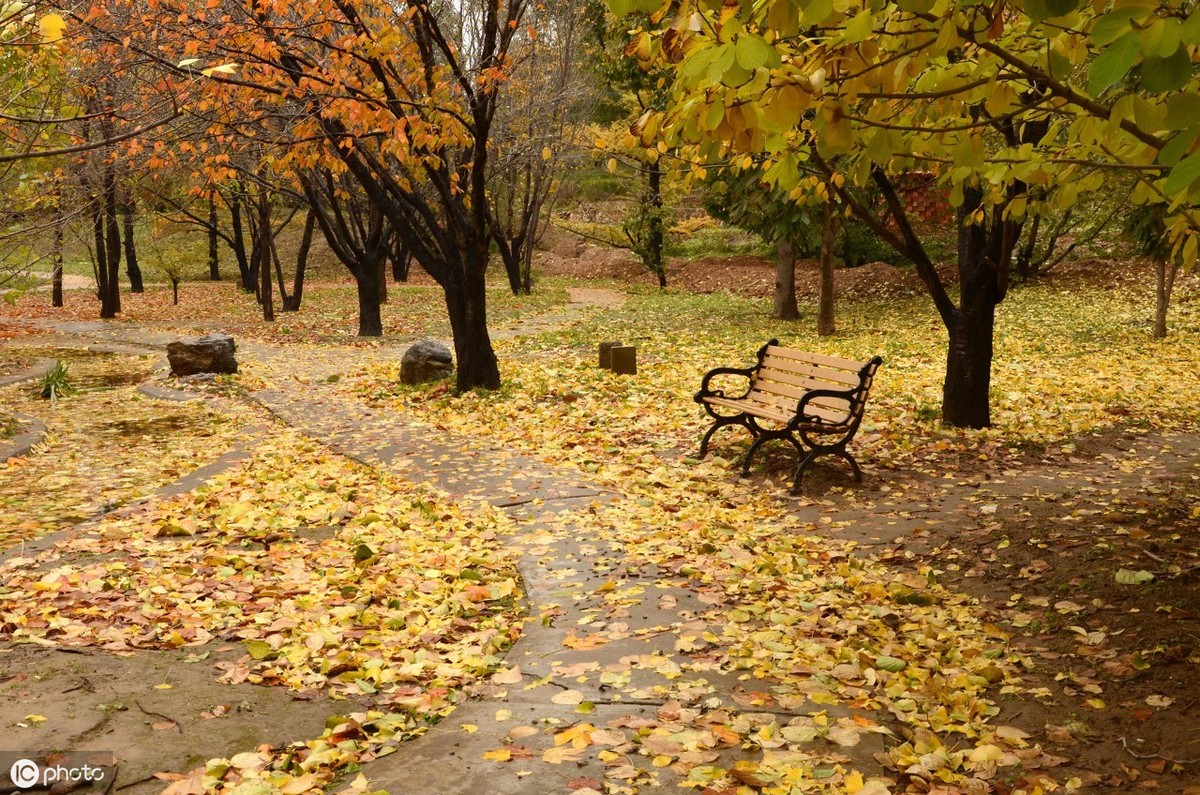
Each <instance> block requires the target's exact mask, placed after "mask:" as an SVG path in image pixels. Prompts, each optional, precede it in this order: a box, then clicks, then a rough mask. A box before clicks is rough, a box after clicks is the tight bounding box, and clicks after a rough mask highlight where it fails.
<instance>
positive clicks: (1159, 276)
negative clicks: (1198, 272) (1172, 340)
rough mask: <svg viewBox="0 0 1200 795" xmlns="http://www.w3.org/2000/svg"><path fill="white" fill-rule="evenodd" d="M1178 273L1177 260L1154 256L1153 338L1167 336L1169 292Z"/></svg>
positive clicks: (1173, 289)
mask: <svg viewBox="0 0 1200 795" xmlns="http://www.w3.org/2000/svg"><path fill="white" fill-rule="evenodd" d="M1178 275H1179V261H1178V260H1177V259H1175V258H1174V257H1169V258H1163V257H1155V258H1154V276H1155V279H1154V338H1155V339H1159V340H1161V339H1166V337H1167V312H1168V310H1170V308H1171V293H1172V292H1174V291H1175V279H1176V277H1177V276H1178Z"/></svg>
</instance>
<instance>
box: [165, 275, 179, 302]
mask: <svg viewBox="0 0 1200 795" xmlns="http://www.w3.org/2000/svg"><path fill="white" fill-rule="evenodd" d="M167 278H168V279H170V280H171V303H172V304H173V305H175V306H179V274H178V273H171V274H169V275H168V276H167Z"/></svg>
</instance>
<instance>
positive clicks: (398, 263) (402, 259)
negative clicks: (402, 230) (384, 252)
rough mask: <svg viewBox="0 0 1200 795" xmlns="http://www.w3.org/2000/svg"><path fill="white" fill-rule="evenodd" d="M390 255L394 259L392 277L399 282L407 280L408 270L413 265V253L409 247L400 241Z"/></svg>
mask: <svg viewBox="0 0 1200 795" xmlns="http://www.w3.org/2000/svg"><path fill="white" fill-rule="evenodd" d="M390 256H391V260H392V278H393V279H394V280H395V281H397V282H407V281H408V270H409V267H410V266H411V265H412V255H410V254H409V253H408V247H407V246H405V245H404V244H403V243H400V244H398V245H397V246H396V248H395V250H394V251H393V252H392V254H391V255H390Z"/></svg>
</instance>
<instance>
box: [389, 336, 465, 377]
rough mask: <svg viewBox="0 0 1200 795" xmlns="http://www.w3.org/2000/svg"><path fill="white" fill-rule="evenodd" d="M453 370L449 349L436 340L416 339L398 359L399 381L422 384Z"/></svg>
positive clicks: (448, 373)
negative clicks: (401, 357)
mask: <svg viewBox="0 0 1200 795" xmlns="http://www.w3.org/2000/svg"><path fill="white" fill-rule="evenodd" d="M453 372H454V357H453V356H451V354H450V349H449V348H447V347H446V346H445V345H443V344H442V343H440V342H438V341H437V340H429V339H426V340H418V341H417V342H414V343H413V344H412V347H410V348H409V349H408V350H407V351H405V352H404V358H403V359H401V360H400V383H402V384H422V383H424V382H426V381H436V380H438V379H440V378H446V377H448V376H449V375H450V374H451V373H453Z"/></svg>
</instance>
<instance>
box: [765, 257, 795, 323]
mask: <svg viewBox="0 0 1200 795" xmlns="http://www.w3.org/2000/svg"><path fill="white" fill-rule="evenodd" d="M771 317H775V318H779V319H780V320H798V319H799V318H800V307H798V306H797V305H796V244H795V243H793V242H792V241H791V240H790V239H788V238H782V239H780V241H779V242H778V243H777V244H776V245H775V309H774V311H773V312H772V313H771Z"/></svg>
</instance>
